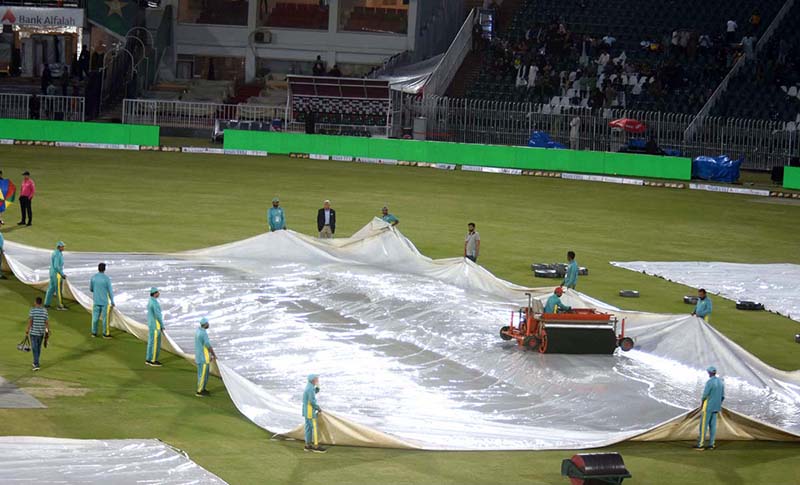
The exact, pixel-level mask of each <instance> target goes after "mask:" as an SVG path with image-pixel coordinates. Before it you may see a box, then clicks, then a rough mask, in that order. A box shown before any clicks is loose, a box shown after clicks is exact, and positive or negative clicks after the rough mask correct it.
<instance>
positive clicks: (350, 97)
mask: <svg viewBox="0 0 800 485" xmlns="http://www.w3.org/2000/svg"><path fill="white" fill-rule="evenodd" d="M287 80H288V82H289V105H290V107H291V119H290V120H289V121H290V126H291V125H292V124H294V125H303V124H305V122H306V116H307V115H308V113H309V112H313V113H315V117H316V123H317V124H318V126H319V128H318V132H324V133H328V134H347V135H356V136H372V135H373V134H375V135H382V136H386V135H387V133H388V130H389V128H390V126H391V113H392V111H391V106H392V96H391V92H390V90H389V83H388V81H381V80H374V79H350V78H330V77H311V76H288V77H287Z"/></svg>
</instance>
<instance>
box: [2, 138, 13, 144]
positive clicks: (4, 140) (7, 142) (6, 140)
mask: <svg viewBox="0 0 800 485" xmlns="http://www.w3.org/2000/svg"><path fill="white" fill-rule="evenodd" d="M13 144H14V140H8V139H6V138H4V139H2V140H0V145H13Z"/></svg>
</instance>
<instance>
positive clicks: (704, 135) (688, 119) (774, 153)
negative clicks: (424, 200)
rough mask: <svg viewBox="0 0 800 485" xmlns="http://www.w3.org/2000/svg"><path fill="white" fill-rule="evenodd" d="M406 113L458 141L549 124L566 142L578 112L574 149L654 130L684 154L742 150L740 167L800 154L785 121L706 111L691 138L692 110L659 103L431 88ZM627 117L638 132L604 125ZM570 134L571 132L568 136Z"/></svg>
mask: <svg viewBox="0 0 800 485" xmlns="http://www.w3.org/2000/svg"><path fill="white" fill-rule="evenodd" d="M406 106H409V110H410V111H411V113H410V115H409V116H408V117H409V118H413V117H418V116H423V117H425V118H427V133H426V135H427V139H429V140H437V141H451V142H461V143H486V144H500V145H526V144H527V142H528V139H529V138H530V135H531V133H532V132H533V131H544V132H547V133H548V134H549V135H550V137H551V138H552V139H553V140H554V141H557V142H560V143H562V144H564V145H566V146H570V122H571V121H572V120H573V119H574V118H575V117H577V118H578V119H579V120H580V128H579V130H578V137H577V142H578V146H577V147H575V148H577V149H580V150H599V151H612V152H614V151H618V150H619V149H620V148H621V147H623V146H625V145H628V144H629V143H630V141H631V139H636V138H638V139H639V141H640V142H641V143H643V142H644V141H645V140H646V139H647V138H649V137H650V136H652V137H653V138H654V139H655V140H656V142H657V143H658V145H659V146H660V147H661V148H662V149H671V150H676V151H679V152H680V153H681V154H682V155H683V156H688V157H696V156H699V155H710V156H714V155H720V154H727V155H728V156H730V157H733V158H743V159H744V163H743V165H742V166H743V167H744V168H749V169H760V170H767V169H770V168H772V167H773V166H775V165H780V164H783V163H784V162H786V160H788V159H789V158H790V157H793V156H800V132H798V131H796V130H792V129H787V128H789V127H790V125H788V124H787V123H785V122H780V121H767V120H752V119H742V118H721V117H708V118H706V119H705V121H704V123H703V124H702V125H701V126H700V127H699V129H698V131H697V132H696V133H695V134H694V136H692V137H691V138H687V137H686V136H685V132H686V129H687V127H688V126H689V125H690V124H691V123H692V121H693V119H694V116H693V115H690V114H681V113H664V112H659V111H633V110H625V109H602V110H597V111H596V112H592V111H591V110H590V109H588V108H575V107H552V106H549V105H546V104H533V103H515V102H504V101H487V100H479V99H462V98H446V97H438V96H430V97H426V98H422V99H419V98H415V99H413V100H412V101H411V102H410V103H407V104H406ZM619 118H633V119H636V120H639V121H641V122H643V123H644V124H645V126H646V127H647V131H646V132H645V133H643V134H641V135H635V134H627V133H624V132H620V131H618V130H614V129H612V128H611V127H609V126H608V123H609V122H610V121H612V120H615V119H619ZM573 141H575V140H573Z"/></svg>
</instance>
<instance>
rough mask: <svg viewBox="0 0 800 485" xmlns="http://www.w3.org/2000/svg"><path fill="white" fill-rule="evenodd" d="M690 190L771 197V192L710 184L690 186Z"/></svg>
mask: <svg viewBox="0 0 800 485" xmlns="http://www.w3.org/2000/svg"><path fill="white" fill-rule="evenodd" d="M689 188H690V189H691V190H705V191H707V192H723V193H726V194H742V195H757V196H760V197H769V190H760V189H745V188H742V187H725V186H722V185H710V184H689Z"/></svg>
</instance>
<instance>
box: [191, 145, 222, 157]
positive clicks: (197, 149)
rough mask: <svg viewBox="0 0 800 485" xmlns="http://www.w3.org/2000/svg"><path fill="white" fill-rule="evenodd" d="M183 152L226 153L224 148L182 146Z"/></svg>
mask: <svg viewBox="0 0 800 485" xmlns="http://www.w3.org/2000/svg"><path fill="white" fill-rule="evenodd" d="M181 151H182V152H183V153H212V154H216V155H224V154H225V150H223V149H222V148H206V147H181Z"/></svg>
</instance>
